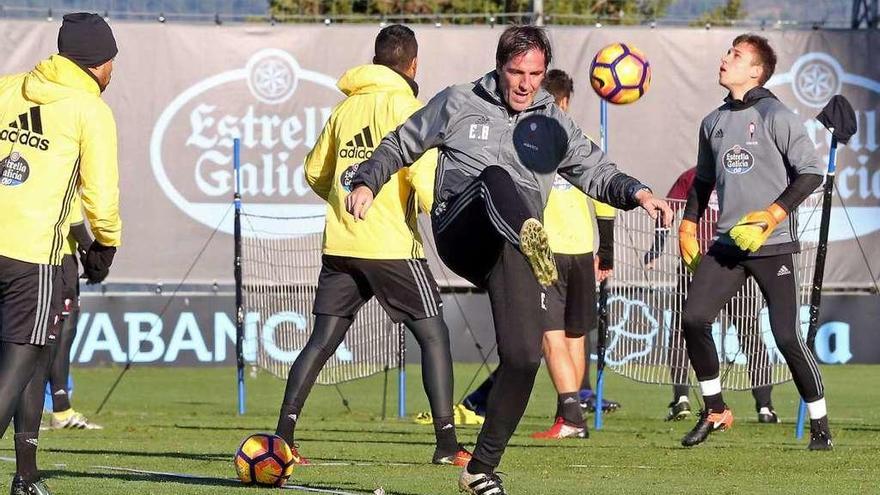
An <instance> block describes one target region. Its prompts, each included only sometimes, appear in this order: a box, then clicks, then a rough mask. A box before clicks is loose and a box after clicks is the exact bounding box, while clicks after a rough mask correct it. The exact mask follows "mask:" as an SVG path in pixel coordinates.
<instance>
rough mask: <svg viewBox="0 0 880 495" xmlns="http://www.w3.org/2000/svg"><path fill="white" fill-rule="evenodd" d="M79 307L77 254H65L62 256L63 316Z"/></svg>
mask: <svg viewBox="0 0 880 495" xmlns="http://www.w3.org/2000/svg"><path fill="white" fill-rule="evenodd" d="M78 309H79V263H77V262H76V256H74V255H72V254H65V255H64V257H63V258H61V316H62V317H66V316H67V315H69V314H70V312H71V311H76V310H78Z"/></svg>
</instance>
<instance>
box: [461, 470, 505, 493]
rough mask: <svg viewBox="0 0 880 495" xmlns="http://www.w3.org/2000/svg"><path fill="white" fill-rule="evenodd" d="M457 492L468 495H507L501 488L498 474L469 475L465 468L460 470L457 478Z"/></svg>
mask: <svg viewBox="0 0 880 495" xmlns="http://www.w3.org/2000/svg"><path fill="white" fill-rule="evenodd" d="M458 491H459V492H462V493H467V494H469V495H507V492H505V491H504V487H503V486H501V478H499V477H498V473H489V474H484V473H477V474H471V473H469V472H468V470H467V468H464V469H462V470H461V476H459V478H458Z"/></svg>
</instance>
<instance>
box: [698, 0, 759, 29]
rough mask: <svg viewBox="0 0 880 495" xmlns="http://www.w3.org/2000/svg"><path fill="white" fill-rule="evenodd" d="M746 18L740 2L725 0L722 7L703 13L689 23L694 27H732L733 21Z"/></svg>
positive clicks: (739, 0)
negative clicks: (708, 25)
mask: <svg viewBox="0 0 880 495" xmlns="http://www.w3.org/2000/svg"><path fill="white" fill-rule="evenodd" d="M745 18H746V10H745V8H744V7H743V2H742V0H727V2H725V4H724V5H719V6H717V7H715V8H714V9H712V10H710V11H708V12H704V13H703V15H701V16H700V18H699V19H698V20H696V21H694V22H692V23H691V25H694V26H700V25H704V24H711V25H713V26H732V25H734V23H735V21H739V20H742V19H745Z"/></svg>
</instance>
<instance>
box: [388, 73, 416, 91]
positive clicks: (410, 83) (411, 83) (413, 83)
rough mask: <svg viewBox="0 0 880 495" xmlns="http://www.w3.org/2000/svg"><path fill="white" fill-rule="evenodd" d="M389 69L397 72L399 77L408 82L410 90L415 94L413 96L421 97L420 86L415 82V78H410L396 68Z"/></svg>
mask: <svg viewBox="0 0 880 495" xmlns="http://www.w3.org/2000/svg"><path fill="white" fill-rule="evenodd" d="M389 69H391V70H393V71H394V72H396V73H397V75H398V76H400V77H402V78H403V80H404V81H406V83H407V84H408V85H409V89H411V90H412V92H413V96H415V97H416V98H418V97H419V85H418V83H417V82H415V80H413V78H411V77H409V76H408V75H406V74H404V73H403V72H400V71H399V70H397V69H395V68H394V67H389Z"/></svg>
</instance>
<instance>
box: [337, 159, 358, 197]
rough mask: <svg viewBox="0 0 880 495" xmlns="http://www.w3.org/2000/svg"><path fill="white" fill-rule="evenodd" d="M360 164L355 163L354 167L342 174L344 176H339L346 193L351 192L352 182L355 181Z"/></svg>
mask: <svg viewBox="0 0 880 495" xmlns="http://www.w3.org/2000/svg"><path fill="white" fill-rule="evenodd" d="M358 165H360V164H359V163H355V164H354V165H352V166H350V167H348V168H347V169H345V170H344V171H343V172H342V175H340V176H339V182H340V183H342V189H344V190H345V192H351V181H352V180H354V176H355V175H356V174H357V171H358Z"/></svg>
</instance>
